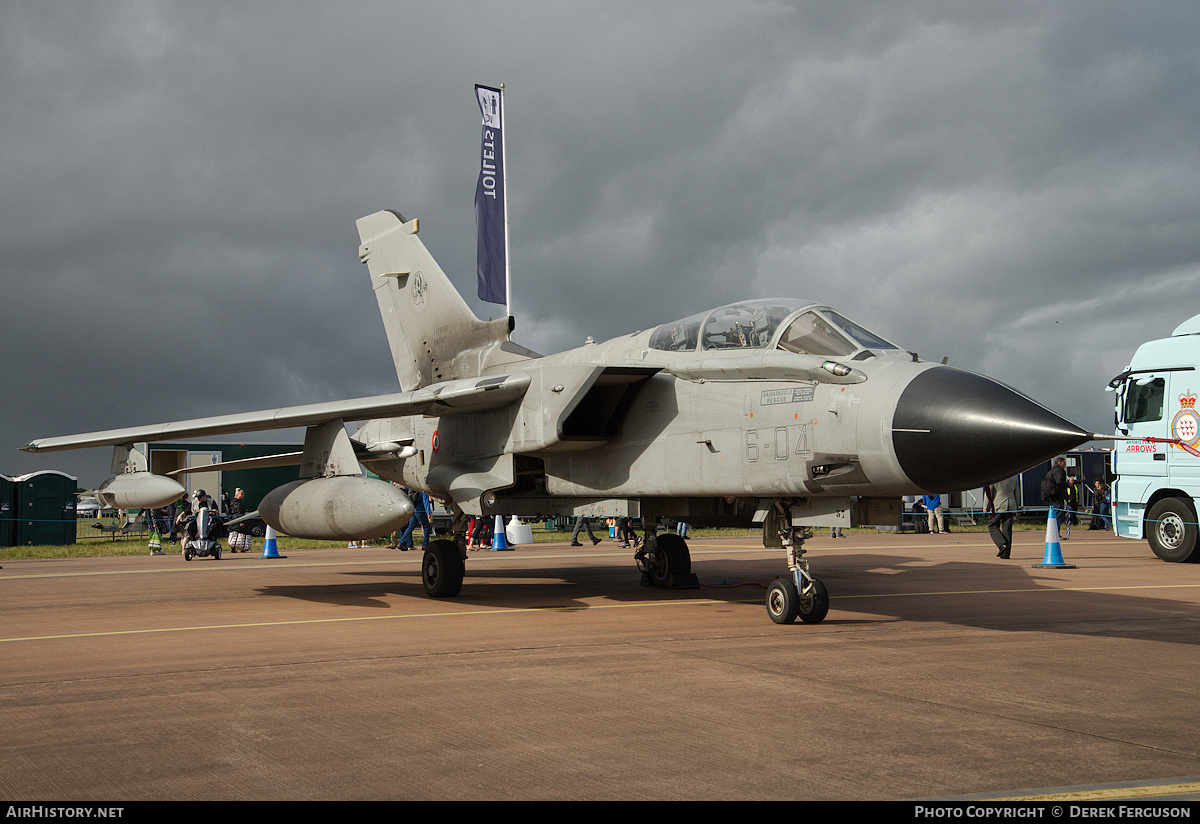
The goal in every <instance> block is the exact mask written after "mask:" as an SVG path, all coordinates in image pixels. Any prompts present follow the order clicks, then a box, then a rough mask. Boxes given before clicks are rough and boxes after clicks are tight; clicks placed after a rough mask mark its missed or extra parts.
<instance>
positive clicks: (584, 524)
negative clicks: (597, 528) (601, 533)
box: [571, 515, 600, 546]
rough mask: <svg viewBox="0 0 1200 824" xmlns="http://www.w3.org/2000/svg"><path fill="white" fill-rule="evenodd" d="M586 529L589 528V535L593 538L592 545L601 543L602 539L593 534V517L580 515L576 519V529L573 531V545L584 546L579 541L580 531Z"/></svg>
mask: <svg viewBox="0 0 1200 824" xmlns="http://www.w3.org/2000/svg"><path fill="white" fill-rule="evenodd" d="M584 529H586V530H587V534H588V537H589V538H591V539H592V546H595V545H596V544H598V543H600V539H599V538H597V537H596V536H595V535H594V534H592V519H591V518H585V517H584V516H582V515H580V516H578V517H577V518H576V519H575V531H574V532H572V533H571V546H583V544H581V543H579V533H580V531H581V530H584Z"/></svg>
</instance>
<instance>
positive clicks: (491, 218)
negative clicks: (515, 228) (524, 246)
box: [475, 86, 508, 304]
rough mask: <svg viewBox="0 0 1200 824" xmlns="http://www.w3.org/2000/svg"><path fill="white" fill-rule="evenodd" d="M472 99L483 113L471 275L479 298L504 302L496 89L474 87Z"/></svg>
mask: <svg viewBox="0 0 1200 824" xmlns="http://www.w3.org/2000/svg"><path fill="white" fill-rule="evenodd" d="M475 97H476V98H477V99H478V100H479V110H480V111H481V112H482V113H483V145H482V148H481V150H480V159H479V183H478V184H477V185H476V187H475V236H476V239H477V245H476V252H475V273H476V276H477V278H478V280H479V299H480V300H483V301H486V302H488V303H505V304H506V303H507V300H506V299H505V264H506V260H507V257H508V249H507V248H505V243H504V152H503V148H504V144H503V142H502V141H503V137H502V136H501V128H502V126H503V122H502V120H501V117H502V114H501V111H500V100H501V95H500V90H499V89H492V88H489V87H487V86H476V87H475Z"/></svg>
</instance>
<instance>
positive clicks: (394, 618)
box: [0, 598, 729, 644]
mask: <svg viewBox="0 0 1200 824" xmlns="http://www.w3.org/2000/svg"><path fill="white" fill-rule="evenodd" d="M727 603H729V602H728V601H720V600H713V599H710V598H700V599H693V600H687V601H646V602H643V603H637V604H596V605H585V606H564V607H516V608H512V609H476V610H463V611H459V612H422V613H408V614H405V615H362V616H358V617H354V618H306V619H303V620H299V621H252V622H250V623H244V624H207V625H198V626H185V627H157V628H151V629H117V630H106V631H102V632H76V633H68V634H64V635H27V636H23V637H14V638H0V644H7V643H15V642H18V641H59V640H65V639H70V638H103V637H107V636H119V635H152V634H155V633H164V632H196V631H200V630H213V629H248V628H253V627H286V626H301V625H304V624H341V623H346V622H351V621H397V620H403V619H410V618H413V619H415V618H459V617H467V616H472V615H516V614H519V613H534V612H581V611H584V610H592V609H644V608H648V607H686V606H706V605H710V604H714V605H715V604H727Z"/></svg>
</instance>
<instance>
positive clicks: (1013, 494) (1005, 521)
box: [988, 475, 1021, 558]
mask: <svg viewBox="0 0 1200 824" xmlns="http://www.w3.org/2000/svg"><path fill="white" fill-rule="evenodd" d="M992 496H993V497H992V500H993V503H994V504H995V513H994V514H993V515H992V519H991V520H990V521H989V522H988V533H989V534H990V535H991V536H992V541H994V542H995V544H996V547H997V549H998V550H999V551H998V552H997V553H996V557H997V558H1008V557H1009V553H1011V552H1012V525H1013V521H1014V520H1016V517H1017V510H1019V509H1020V508H1021V476H1020V475H1014V476H1013V477H1011V478H1008V479H1007V480H1003V481H1000V483H998V484H994V485H993V487H992Z"/></svg>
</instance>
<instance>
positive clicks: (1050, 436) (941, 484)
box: [892, 366, 1093, 492]
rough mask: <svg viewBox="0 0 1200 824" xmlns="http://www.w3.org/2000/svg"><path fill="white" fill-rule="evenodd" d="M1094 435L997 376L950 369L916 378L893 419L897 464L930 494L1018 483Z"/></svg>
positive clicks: (942, 368) (903, 395)
mask: <svg viewBox="0 0 1200 824" xmlns="http://www.w3.org/2000/svg"><path fill="white" fill-rule="evenodd" d="M1092 437H1093V436H1092V433H1089V432H1088V431H1086V430H1084V429H1080V428H1079V427H1078V426H1076V425H1075V424H1073V423H1071V422H1070V421H1068V420H1066V419H1064V418H1062V417H1060V416H1058V415H1056V414H1055V413H1054V412H1051V411H1050V410H1049V409H1047V408H1046V407H1044V406H1042V405H1041V404H1039V403H1037V402H1036V401H1034V400H1032V399H1030V398H1028V397H1026V396H1025V395H1022V394H1021V393H1019V392H1017V391H1015V390H1013V389H1010V388H1009V387H1007V386H1004V385H1003V384H1001V383H998V382H997V381H994V380H992V379H991V378H986V377H984V376H982V375H976V374H974V373H971V372H964V371H961V370H958V369H953V368H951V367H948V366H937V367H934V368H932V369H929V370H927V371H925V372H922V373H920V374H919V375H917V376H916V377H914V378H913V379H912V380H911V381H910V382H909V383H908V385H907V386H906V387H905V388H904V391H903V394H901V396H900V399H899V402H898V403H897V404H896V411H895V414H894V416H893V418H892V443H893V446H894V449H895V453H896V459H897V461H898V462H899V464H900V466H901V468H902V469H903V470H904V472H905V474H907V475H908V477H909V478H910V479H911V480H912V481H913V483H915V484H916V485H917V486H919V487H921V488H922V489H924V490H926V491H929V492H937V491H938V490H942V491H945V490H959V489H971V488H974V487H978V486H982V485H983V484H987V483H992V482H994V481H996V480H999V479H1002V478H1009V477H1012V476H1013V475H1015V474H1017V473H1018V472H1022V471H1024V470H1026V469H1028V468H1029V467H1031V466H1034V465H1035V464H1038V463H1040V462H1041V461H1044V460H1046V459H1047V458H1049V457H1053V456H1054V455H1057V454H1059V453H1062V452H1065V451H1067V450H1069V449H1073V448H1074V447H1076V446H1079V445H1080V444H1081V443H1084V442H1086V441H1088V440H1090V439H1091V438H1092Z"/></svg>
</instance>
